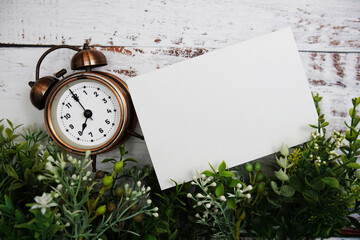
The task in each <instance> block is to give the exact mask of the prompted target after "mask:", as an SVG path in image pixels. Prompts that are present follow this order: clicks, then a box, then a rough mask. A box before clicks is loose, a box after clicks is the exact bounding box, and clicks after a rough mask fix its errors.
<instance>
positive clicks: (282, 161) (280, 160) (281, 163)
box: [275, 155, 286, 168]
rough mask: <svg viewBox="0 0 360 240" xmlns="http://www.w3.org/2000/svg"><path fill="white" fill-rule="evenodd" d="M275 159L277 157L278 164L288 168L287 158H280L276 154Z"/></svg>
mask: <svg viewBox="0 0 360 240" xmlns="http://www.w3.org/2000/svg"><path fill="white" fill-rule="evenodd" d="M275 159H276V162H277V164H278V165H279V166H280V167H282V168H286V159H285V158H282V157H281V158H280V159H278V157H277V156H276V155H275Z"/></svg>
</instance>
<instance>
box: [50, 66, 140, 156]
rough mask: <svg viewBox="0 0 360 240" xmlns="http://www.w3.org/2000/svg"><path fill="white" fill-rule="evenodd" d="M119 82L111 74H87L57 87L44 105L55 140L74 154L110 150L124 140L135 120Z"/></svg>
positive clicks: (128, 100) (123, 88)
mask: <svg viewBox="0 0 360 240" xmlns="http://www.w3.org/2000/svg"><path fill="white" fill-rule="evenodd" d="M120 81H121V80H119V81H116V78H115V77H113V76H112V75H110V74H99V73H94V72H86V73H81V74H73V75H71V76H69V79H67V80H65V81H63V82H61V83H60V84H59V85H58V86H56V87H55V89H54V90H53V91H54V92H53V93H52V96H51V97H50V99H49V101H48V102H47V103H46V106H45V107H46V109H45V121H47V124H46V125H47V126H49V127H48V130H49V132H50V134H51V136H52V138H53V139H54V140H55V141H56V142H57V143H59V144H60V145H61V146H62V147H63V148H66V149H68V150H70V151H72V152H75V153H84V152H85V151H86V150H91V151H92V152H96V153H97V152H102V151H107V150H108V149H110V148H114V147H115V146H116V144H119V143H120V142H121V141H123V140H124V139H125V138H126V137H127V135H128V128H129V129H132V128H133V126H134V125H133V123H134V122H135V119H134V112H131V110H132V109H133V108H132V103H131V99H130V96H129V94H128V92H127V88H126V85H125V84H124V83H123V82H120ZM121 84H123V85H121Z"/></svg>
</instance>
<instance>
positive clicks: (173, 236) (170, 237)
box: [169, 229, 179, 240]
mask: <svg viewBox="0 0 360 240" xmlns="http://www.w3.org/2000/svg"><path fill="white" fill-rule="evenodd" d="M178 232H179V231H178V230H177V229H176V230H175V231H174V232H173V233H172V234H171V235H170V236H169V240H175V239H176V237H177V235H178Z"/></svg>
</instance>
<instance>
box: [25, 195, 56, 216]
mask: <svg viewBox="0 0 360 240" xmlns="http://www.w3.org/2000/svg"><path fill="white" fill-rule="evenodd" d="M52 199H53V198H52V196H51V194H50V193H43V194H42V195H41V197H39V196H36V197H35V202H37V203H36V204H34V205H33V206H32V207H31V209H35V208H41V213H42V214H45V212H46V209H47V208H50V207H55V206H57V204H56V203H52V202H51V201H52Z"/></svg>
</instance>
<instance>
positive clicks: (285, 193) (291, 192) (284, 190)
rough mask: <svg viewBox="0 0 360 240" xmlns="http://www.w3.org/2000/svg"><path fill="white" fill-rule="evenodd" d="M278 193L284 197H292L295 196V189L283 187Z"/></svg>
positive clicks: (287, 186)
mask: <svg viewBox="0 0 360 240" xmlns="http://www.w3.org/2000/svg"><path fill="white" fill-rule="evenodd" d="M280 193H281V195H283V196H285V197H292V196H293V195H294V194H295V189H294V188H293V187H291V186H289V185H283V186H282V187H281V188H280Z"/></svg>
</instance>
